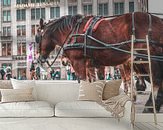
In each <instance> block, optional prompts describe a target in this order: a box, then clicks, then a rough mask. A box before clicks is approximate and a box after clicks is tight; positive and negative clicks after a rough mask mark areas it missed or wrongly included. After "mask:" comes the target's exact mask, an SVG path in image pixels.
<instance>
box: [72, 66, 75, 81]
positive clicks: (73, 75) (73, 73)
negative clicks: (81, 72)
mask: <svg viewBox="0 0 163 130" xmlns="http://www.w3.org/2000/svg"><path fill="white" fill-rule="evenodd" d="M71 76H72V80H76V74H75V71H74V69H73V67H72V66H71Z"/></svg>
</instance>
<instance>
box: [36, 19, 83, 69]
mask: <svg viewBox="0 0 163 130" xmlns="http://www.w3.org/2000/svg"><path fill="white" fill-rule="evenodd" d="M82 19H83V17H82V18H80V19H78V20H77V22H76V23H75V26H74V27H72V26H71V30H72V31H70V33H69V34H68V35H67V37H66V38H65V40H64V42H63V44H62V46H60V49H59V51H58V52H57V54H56V56H55V58H54V60H53V61H52V63H51V64H50V63H49V61H48V60H47V59H46V60H45V61H43V60H42V58H41V55H40V56H39V58H38V59H37V63H39V64H40V65H41V66H42V63H47V65H48V68H52V65H53V64H54V63H55V62H56V60H57V58H58V57H59V55H60V53H61V51H62V50H63V48H64V46H65V45H66V44H68V43H70V42H71V40H72V35H73V34H74V33H76V34H77V33H78V31H79V26H80V24H81V22H82ZM40 32H42V33H41V35H39V40H36V43H38V44H39V53H40V54H41V41H42V37H43V35H44V34H43V30H41V31H40ZM36 36H37V35H36ZM75 41H76V38H75ZM62 56H65V57H66V55H65V54H63V53H62Z"/></svg>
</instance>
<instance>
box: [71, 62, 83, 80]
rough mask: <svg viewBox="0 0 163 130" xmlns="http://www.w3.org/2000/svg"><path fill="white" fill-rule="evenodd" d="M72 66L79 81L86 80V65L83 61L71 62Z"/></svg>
mask: <svg viewBox="0 0 163 130" xmlns="http://www.w3.org/2000/svg"><path fill="white" fill-rule="evenodd" d="M72 66H73V68H74V70H75V72H76V75H77V76H78V78H79V79H82V80H86V64H85V60H84V59H80V60H72Z"/></svg>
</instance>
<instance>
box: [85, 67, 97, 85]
mask: <svg viewBox="0 0 163 130" xmlns="http://www.w3.org/2000/svg"><path fill="white" fill-rule="evenodd" d="M86 77H87V78H86V79H87V81H89V82H93V81H95V80H96V74H95V68H94V67H86Z"/></svg>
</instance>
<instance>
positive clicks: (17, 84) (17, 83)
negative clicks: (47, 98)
mask: <svg viewBox="0 0 163 130" xmlns="http://www.w3.org/2000/svg"><path fill="white" fill-rule="evenodd" d="M11 84H12V87H13V89H26V88H33V92H32V95H33V97H34V99H35V100H37V93H36V88H35V81H34V80H17V79H12V78H11Z"/></svg>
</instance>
